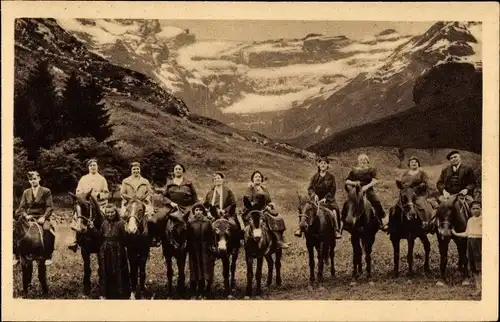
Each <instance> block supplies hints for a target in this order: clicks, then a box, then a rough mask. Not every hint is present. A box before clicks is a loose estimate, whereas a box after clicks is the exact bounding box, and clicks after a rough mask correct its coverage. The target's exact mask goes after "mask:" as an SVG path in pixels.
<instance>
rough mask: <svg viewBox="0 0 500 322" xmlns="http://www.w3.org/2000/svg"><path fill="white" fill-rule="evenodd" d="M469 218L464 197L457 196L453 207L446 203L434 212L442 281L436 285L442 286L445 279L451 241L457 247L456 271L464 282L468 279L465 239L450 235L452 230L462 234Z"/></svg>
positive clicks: (468, 210) (467, 206)
mask: <svg viewBox="0 0 500 322" xmlns="http://www.w3.org/2000/svg"><path fill="white" fill-rule="evenodd" d="M469 217H470V209H469V205H468V204H467V201H466V200H465V197H464V196H462V195H458V196H457V197H456V200H455V202H454V203H453V205H451V206H450V205H449V204H448V203H447V202H445V203H442V204H440V205H439V207H438V209H437V212H436V220H437V229H436V236H437V240H438V244H439V255H440V264H439V269H440V276H441V279H442V281H439V282H438V284H439V285H442V284H443V283H444V281H445V279H446V266H447V265H448V247H449V245H450V241H451V240H452V239H453V240H454V242H455V244H456V245H457V251H458V270H459V271H460V272H461V273H462V278H463V280H465V279H466V278H467V277H468V274H469V271H468V267H467V238H463V237H458V236H455V235H453V234H452V232H451V230H452V229H454V230H455V231H456V232H457V233H461V232H464V231H465V229H466V227H467V220H468V219H469Z"/></svg>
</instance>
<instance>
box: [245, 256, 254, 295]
mask: <svg viewBox="0 0 500 322" xmlns="http://www.w3.org/2000/svg"><path fill="white" fill-rule="evenodd" d="M245 257H246V263H247V292H246V296H247V297H250V296H252V283H253V257H251V256H249V255H246V256H245Z"/></svg>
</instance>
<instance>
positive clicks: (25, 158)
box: [14, 61, 175, 197]
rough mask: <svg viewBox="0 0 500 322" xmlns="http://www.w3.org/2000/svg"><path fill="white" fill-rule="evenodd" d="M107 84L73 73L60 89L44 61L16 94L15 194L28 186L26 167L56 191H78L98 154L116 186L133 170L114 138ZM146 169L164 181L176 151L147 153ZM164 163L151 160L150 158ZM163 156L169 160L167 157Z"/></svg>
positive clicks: (103, 171)
mask: <svg viewBox="0 0 500 322" xmlns="http://www.w3.org/2000/svg"><path fill="white" fill-rule="evenodd" d="M104 97H105V92H104V89H103V88H102V87H101V86H100V85H99V84H98V83H97V82H96V81H95V80H94V79H93V78H91V77H89V78H88V79H82V78H80V77H78V75H77V73H76V72H73V73H71V74H70V76H69V78H68V79H67V80H66V84H65V86H64V88H63V90H62V91H60V93H57V92H56V85H55V80H54V77H53V75H52V74H51V72H50V65H49V64H48V63H47V62H46V61H42V62H40V63H39V64H38V65H37V66H36V67H35V68H34V70H33V71H32V73H31V74H30V75H29V76H28V78H27V80H26V82H25V83H24V84H22V85H18V86H16V87H15V93H14V137H15V140H14V196H15V197H18V196H19V195H20V194H21V193H22V189H25V188H26V187H27V186H28V182H27V180H26V171H28V170H31V169H33V170H37V171H38V172H40V174H41V176H42V182H41V184H42V185H43V186H46V187H48V188H50V189H51V190H52V191H53V192H55V193H58V192H67V191H73V190H74V189H75V188H76V185H77V183H78V180H79V178H80V177H81V176H82V175H84V174H85V173H87V172H88V170H87V167H86V165H85V164H86V161H87V160H88V159H90V158H97V159H98V161H99V166H100V171H99V172H100V173H101V174H102V175H103V176H105V177H106V179H107V181H108V183H109V184H110V185H114V184H117V183H119V182H121V180H123V179H124V178H125V176H127V175H129V162H130V161H131V160H127V158H125V157H124V156H123V154H122V153H121V152H120V151H119V149H117V148H116V147H115V145H114V142H112V141H110V140H109V138H110V137H111V135H112V133H113V131H112V125H111V123H110V115H109V111H108V110H107V108H106V106H105V104H104V101H103V98H104ZM142 160H143V161H144V162H141V163H143V174H144V175H145V176H146V177H147V176H148V175H150V176H151V177H148V179H149V180H151V181H152V182H153V183H157V184H164V183H165V178H166V176H167V175H168V172H169V171H171V169H170V168H171V167H172V166H173V163H174V162H175V159H174V156H173V153H172V151H170V150H165V151H163V150H155V151H148V152H146V153H145V155H144V156H142V157H141V161H142ZM149 161H150V162H156V163H158V164H156V165H151V164H149V163H150V162H149ZM162 161H163V162H162Z"/></svg>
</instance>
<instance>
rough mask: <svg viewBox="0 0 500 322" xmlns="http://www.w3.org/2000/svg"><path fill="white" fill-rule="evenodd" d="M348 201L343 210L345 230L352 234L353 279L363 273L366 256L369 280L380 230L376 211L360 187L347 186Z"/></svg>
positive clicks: (356, 278)
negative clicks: (375, 244) (373, 251)
mask: <svg viewBox="0 0 500 322" xmlns="http://www.w3.org/2000/svg"><path fill="white" fill-rule="evenodd" d="M345 189H346V192H347V200H346V202H345V203H344V206H343V208H342V218H343V219H342V220H343V223H344V226H343V227H344V228H343V229H344V230H346V231H348V232H349V233H350V234H351V245H352V250H353V260H352V264H353V266H352V277H353V279H354V281H356V280H358V278H359V277H360V276H361V274H362V273H363V265H362V257H363V251H364V254H365V262H366V273H367V278H368V279H370V278H371V273H372V258H371V254H372V249H373V244H374V243H375V235H376V234H377V232H378V230H379V222H378V219H377V217H376V216H375V209H374V208H373V206H372V205H371V204H370V202H369V201H368V200H367V199H366V196H365V195H364V193H363V192H362V191H361V187H360V186H359V185H356V186H353V185H346V186H345Z"/></svg>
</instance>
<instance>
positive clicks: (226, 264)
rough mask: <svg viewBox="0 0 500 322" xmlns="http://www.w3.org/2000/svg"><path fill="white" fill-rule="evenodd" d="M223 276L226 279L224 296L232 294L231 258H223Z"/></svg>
mask: <svg viewBox="0 0 500 322" xmlns="http://www.w3.org/2000/svg"><path fill="white" fill-rule="evenodd" d="M222 276H223V277H224V296H228V295H229V294H230V289H229V256H227V257H223V258H222Z"/></svg>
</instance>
